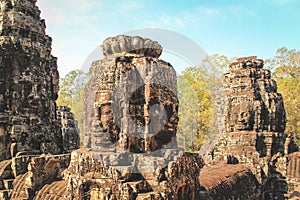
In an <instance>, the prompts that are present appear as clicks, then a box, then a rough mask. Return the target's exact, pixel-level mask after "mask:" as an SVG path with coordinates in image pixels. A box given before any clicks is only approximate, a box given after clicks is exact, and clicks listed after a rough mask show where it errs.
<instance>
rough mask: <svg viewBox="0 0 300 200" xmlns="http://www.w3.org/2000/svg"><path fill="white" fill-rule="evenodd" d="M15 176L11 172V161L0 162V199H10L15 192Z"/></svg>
mask: <svg viewBox="0 0 300 200" xmlns="http://www.w3.org/2000/svg"><path fill="white" fill-rule="evenodd" d="M13 181H14V175H13V172H12V170H11V160H5V161H2V162H0V199H3V200H6V199H10V195H11V193H12V191H13V184H12V183H13Z"/></svg>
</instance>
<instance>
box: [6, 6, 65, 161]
mask: <svg viewBox="0 0 300 200" xmlns="http://www.w3.org/2000/svg"><path fill="white" fill-rule="evenodd" d="M35 4H36V0H31V1H28V0H0V160H4V159H7V158H10V157H14V156H16V154H17V155H22V154H40V153H54V154H55V153H60V152H61V149H62V148H61V147H60V144H62V137H61V131H60V128H59V125H58V123H57V120H56V103H55V101H56V99H57V93H58V84H59V74H58V71H57V64H56V61H57V59H56V58H55V57H53V56H52V55H51V38H50V37H49V36H47V35H46V34H45V28H46V26H45V21H44V20H42V19H41V18H40V10H39V9H38V7H37V6H36V5H35Z"/></svg>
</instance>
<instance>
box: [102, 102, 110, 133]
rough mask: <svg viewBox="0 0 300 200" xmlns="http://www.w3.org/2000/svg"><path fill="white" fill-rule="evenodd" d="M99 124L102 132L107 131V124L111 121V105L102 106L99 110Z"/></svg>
mask: <svg viewBox="0 0 300 200" xmlns="http://www.w3.org/2000/svg"><path fill="white" fill-rule="evenodd" d="M99 109H100V123H101V125H102V128H103V130H104V131H107V130H108V129H109V123H111V121H112V119H113V114H112V108H111V104H105V105H102V106H101V107H100V108H99Z"/></svg>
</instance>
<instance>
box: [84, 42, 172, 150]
mask: <svg viewBox="0 0 300 200" xmlns="http://www.w3.org/2000/svg"><path fill="white" fill-rule="evenodd" d="M103 51H104V55H106V57H105V58H104V59H103V60H101V61H96V62H95V63H94V64H93V66H92V68H91V71H90V77H91V78H90V81H89V83H88V84H87V87H86V91H87V92H86V117H85V118H86V123H85V127H92V128H87V129H86V134H87V137H88V138H89V139H90V141H88V142H87V147H91V148H92V149H98V150H106V151H108V149H109V148H113V144H116V145H117V146H118V147H119V148H120V149H123V150H126V151H130V152H152V151H155V150H157V149H160V148H161V147H162V146H163V145H166V144H168V143H170V142H171V141H172V140H173V139H174V138H175V135H176V128H177V123H178V113H177V112H178V111H177V110H178V99H177V88H176V72H175V70H174V69H173V67H172V66H171V65H170V64H169V63H166V62H164V61H161V60H159V59H157V57H158V56H159V55H160V53H161V51H162V48H161V47H160V45H159V44H158V43H157V42H154V41H151V40H149V39H143V38H140V37H128V36H117V37H115V38H108V39H107V40H105V41H104V43H103ZM91 93H92V94H91ZM108 147H109V148H108Z"/></svg>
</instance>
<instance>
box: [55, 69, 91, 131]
mask: <svg viewBox="0 0 300 200" xmlns="http://www.w3.org/2000/svg"><path fill="white" fill-rule="evenodd" d="M87 80H88V76H87V74H86V73H84V72H82V71H81V70H72V71H70V72H69V73H68V74H67V75H66V76H65V77H64V78H61V79H60V84H59V86H60V89H59V93H58V99H57V101H56V103H57V105H58V106H68V107H69V108H71V112H72V113H73V114H74V116H75V119H76V120H77V121H78V128H79V129H80V133H81V134H83V93H84V86H85V84H86V82H87Z"/></svg>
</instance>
